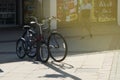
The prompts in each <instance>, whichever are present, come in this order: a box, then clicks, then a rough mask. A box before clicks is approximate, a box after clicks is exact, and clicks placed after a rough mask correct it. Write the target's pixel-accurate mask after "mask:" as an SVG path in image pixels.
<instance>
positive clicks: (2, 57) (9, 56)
mask: <svg viewBox="0 0 120 80" xmlns="http://www.w3.org/2000/svg"><path fill="white" fill-rule="evenodd" d="M19 61H23V59H19V58H18V57H17V55H16V54H15V52H6V53H5V52H3V53H0V64H3V63H11V62H19Z"/></svg>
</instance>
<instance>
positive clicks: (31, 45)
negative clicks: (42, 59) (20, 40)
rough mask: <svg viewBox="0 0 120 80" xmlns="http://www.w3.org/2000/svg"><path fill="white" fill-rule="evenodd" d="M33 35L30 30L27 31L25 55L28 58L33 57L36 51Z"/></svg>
mask: <svg viewBox="0 0 120 80" xmlns="http://www.w3.org/2000/svg"><path fill="white" fill-rule="evenodd" d="M35 39H36V37H35V35H34V33H32V32H29V43H28V46H29V52H28V53H27V56H28V57H30V58H34V57H35V56H36V52H37V44H36V42H35Z"/></svg>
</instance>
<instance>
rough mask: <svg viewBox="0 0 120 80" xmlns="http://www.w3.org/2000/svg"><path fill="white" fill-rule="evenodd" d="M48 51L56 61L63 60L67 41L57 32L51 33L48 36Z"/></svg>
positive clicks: (66, 50) (65, 54)
mask: <svg viewBox="0 0 120 80" xmlns="http://www.w3.org/2000/svg"><path fill="white" fill-rule="evenodd" d="M48 51H49V53H50V56H51V58H52V59H53V60H54V61H56V62H61V61H63V60H64V59H65V58H66V56H67V52H68V49H67V43H66V41H65V39H64V37H63V36H62V35H61V34H59V33H51V35H50V36H49V38H48Z"/></svg>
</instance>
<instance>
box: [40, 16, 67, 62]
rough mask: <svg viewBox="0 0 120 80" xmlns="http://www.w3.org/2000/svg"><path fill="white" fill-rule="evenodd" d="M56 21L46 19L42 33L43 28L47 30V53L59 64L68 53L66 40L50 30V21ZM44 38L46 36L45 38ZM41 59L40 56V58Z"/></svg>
mask: <svg viewBox="0 0 120 80" xmlns="http://www.w3.org/2000/svg"><path fill="white" fill-rule="evenodd" d="M54 19H55V20H58V21H60V20H59V19H57V18H56V17H54V16H52V17H50V18H46V19H44V20H43V26H42V27H43V31H44V28H45V29H48V31H47V47H48V53H49V55H50V57H51V58H52V59H53V60H54V61H56V62H61V61H63V60H64V59H65V58H66V56H67V52H68V47H67V43H66V40H65V39H64V37H63V36H62V35H61V34H60V33H58V32H57V30H51V29H50V28H51V21H52V20H54ZM44 25H47V26H44ZM45 37H46V36H45ZM40 57H41V56H40Z"/></svg>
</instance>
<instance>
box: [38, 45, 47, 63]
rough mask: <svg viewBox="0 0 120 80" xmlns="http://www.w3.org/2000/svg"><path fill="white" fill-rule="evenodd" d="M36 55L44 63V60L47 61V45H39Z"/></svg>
mask: <svg viewBox="0 0 120 80" xmlns="http://www.w3.org/2000/svg"><path fill="white" fill-rule="evenodd" d="M37 57H38V59H39V60H40V61H41V62H43V63H45V62H47V61H48V59H49V53H48V47H47V45H46V44H41V45H40V46H39V53H38V56H37Z"/></svg>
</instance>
